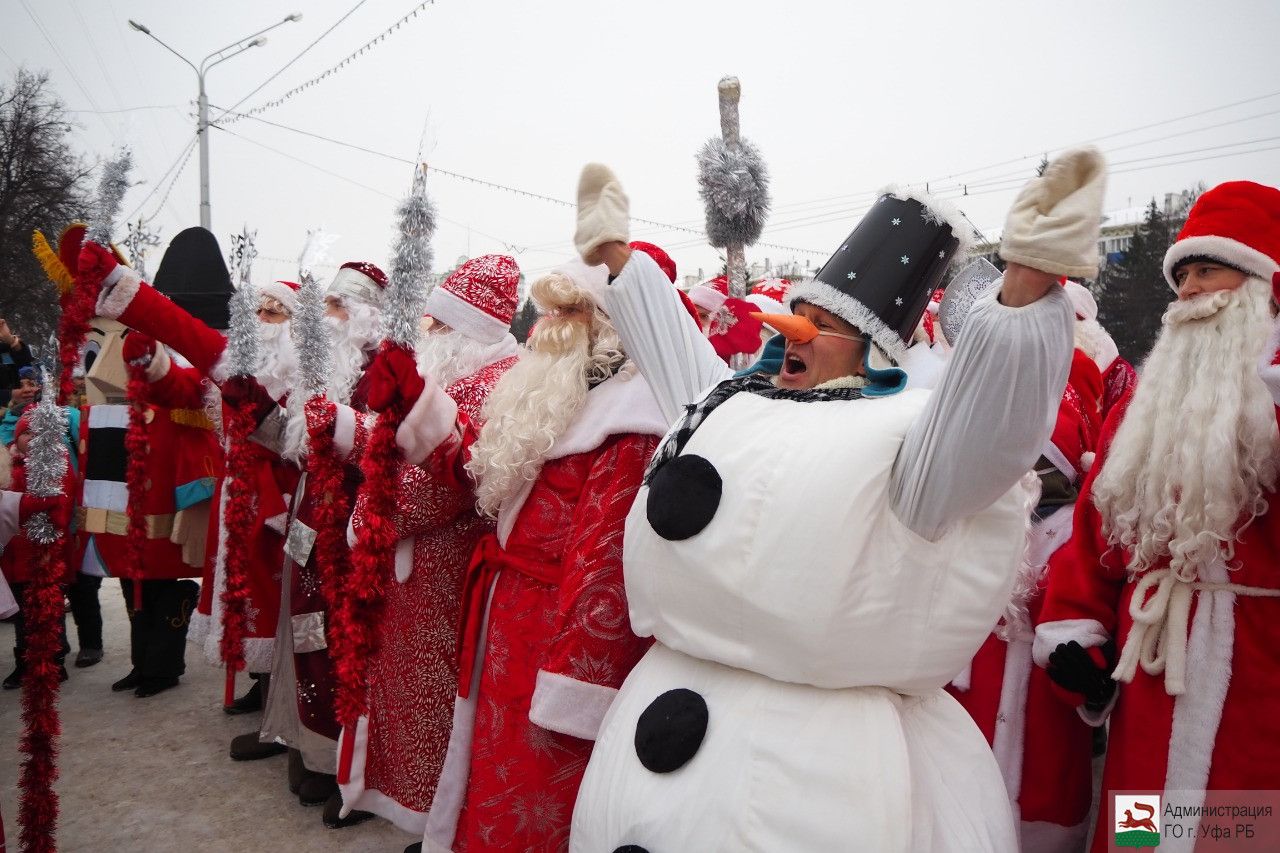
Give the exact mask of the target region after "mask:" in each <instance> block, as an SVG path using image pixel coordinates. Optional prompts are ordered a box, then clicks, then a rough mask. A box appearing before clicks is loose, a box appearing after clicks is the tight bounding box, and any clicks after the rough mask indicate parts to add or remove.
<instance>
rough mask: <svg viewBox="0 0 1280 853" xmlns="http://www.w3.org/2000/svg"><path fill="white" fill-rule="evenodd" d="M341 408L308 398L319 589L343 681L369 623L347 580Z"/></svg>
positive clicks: (310, 485) (310, 486)
mask: <svg viewBox="0 0 1280 853" xmlns="http://www.w3.org/2000/svg"><path fill="white" fill-rule="evenodd" d="M336 411H337V408H336V407H335V406H334V404H333V403H331V402H329V401H328V400H327V399H325V398H324V397H312V398H311V399H310V400H308V401H307V402H306V416H307V441H308V450H307V488H306V491H307V500H308V501H310V502H311V503H312V504H313V505H314V507H315V516H314V521H315V530H316V541H315V546H314V549H313V552H312V553H314V554H315V557H316V567H317V569H319V574H320V590H321V593H322V594H323V595H324V599H325V604H326V605H327V606H328V608H329V616H328V623H329V624H328V626H327V631H326V633H327V634H328V643H329V656H330V658H331V659H332V660H333V667H334V672H335V674H336V676H337V678H338V680H339V683H341V680H342V678H343V675H342V672H343V671H344V670H350V669H351V668H352V655H353V654H354V652H355V649H357V648H359V647H360V646H361V645H362V640H360V639H359V638H358V636H357V635H360V634H363V633H364V632H365V631H366V630H367V629H368V626H365V625H359V624H355V623H354V622H353V620H352V613H351V607H350V598H349V596H347V595H346V594H345V593H346V587H345V584H344V580H345V578H346V575H347V574H348V572H349V571H350V566H349V564H348V560H347V556H348V551H347V539H346V537H347V521H348V519H349V518H350V515H351V506H350V500H349V499H348V497H347V493H346V490H345V489H344V488H343V471H342V462H341V461H340V460H339V459H338V456H337V453H336V451H335V450H334V446H333V423H334V417H335V414H336Z"/></svg>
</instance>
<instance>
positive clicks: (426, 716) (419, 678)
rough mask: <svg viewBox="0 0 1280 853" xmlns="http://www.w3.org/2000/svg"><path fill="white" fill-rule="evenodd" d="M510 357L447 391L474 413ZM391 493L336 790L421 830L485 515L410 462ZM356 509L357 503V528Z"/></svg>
mask: <svg viewBox="0 0 1280 853" xmlns="http://www.w3.org/2000/svg"><path fill="white" fill-rule="evenodd" d="M515 362H516V358H515V357H514V356H511V357H507V358H502V359H499V360H498V361H495V362H494V363H492V364H490V365H488V366H486V367H484V368H481V369H480V370H478V371H477V372H475V373H473V374H472V375H470V376H466V377H463V378H462V379H459V380H457V381H456V382H454V383H452V384H451V385H449V386H448V387H447V388H445V393H446V394H448V395H449V397H450V398H451V399H452V400H453V401H454V402H455V403H456V404H457V406H458V411H459V412H460V413H461V414H462V415H465V416H466V417H467V418H468V419H469V420H470V421H472V422H478V421H479V418H480V409H481V408H482V407H483V406H484V401H485V400H486V399H487V398H488V396H489V392H490V391H492V390H493V386H494V385H496V384H497V382H498V380H499V379H500V378H501V377H502V374H504V373H506V371H507V369H508V368H510V367H511V366H512V365H513V364H515ZM398 495H399V498H398V501H399V504H398V507H397V509H398V513H397V516H396V518H395V524H396V530H397V532H398V534H399V536H398V538H399V539H400V540H401V541H400V544H399V546H398V547H397V553H396V582H394V583H388V584H387V586H386V590H385V594H384V598H383V622H382V624H383V629H382V632H381V637H380V645H379V647H378V649H377V651H376V652H375V654H374V655H373V657H372V658H371V659H370V660H369V716H368V717H366V718H362V719H361V720H360V722H359V724H358V726H357V728H356V732H355V739H356V740H355V754H354V759H353V761H352V770H351V778H350V781H349V783H348V784H345V785H343V786H342V798H343V802H344V804H345V805H347V806H349V807H350V808H353V809H360V810H363V811H370V812H373V813H375V814H377V815H380V816H382V817H385V818H386V819H387V820H390V821H392V822H393V823H395V824H396V825H397V826H399V827H400V828H401V829H403V830H405V831H406V832H412V833H415V834H419V835H420V834H422V831H423V829H424V828H425V826H426V819H427V810H428V809H429V808H430V807H431V801H432V799H433V798H434V796H435V792H436V784H437V783H438V782H439V780H440V771H441V768H442V767H443V765H444V758H445V752H446V750H447V749H448V746H449V734H450V732H451V731H452V729H453V699H454V696H456V695H457V692H458V650H457V634H458V614H459V612H460V608H461V598H462V578H463V573H464V572H465V571H466V568H467V561H468V560H469V559H470V556H471V552H472V551H473V550H474V548H475V546H476V543H477V542H478V541H479V540H480V538H481V537H482V536H484V535H485V534H486V533H491V532H492V531H493V524H492V522H489V521H487V520H485V519H482V518H481V517H480V516H479V515H477V513H476V511H475V497H474V495H473V494H472V492H471V489H470V487H469V485H460V484H459V483H457V482H456V481H455V480H452V479H450V478H438V477H433V476H431V475H430V474H429V473H428V472H427V471H425V470H423V469H422V468H420V467H418V466H416V465H402V466H401V469H400V484H399V489H398ZM362 512H363V510H362V505H357V507H356V512H355V515H354V518H353V525H354V526H356V527H359V526H360V524H361V520H362ZM349 734H350V733H349V732H344V737H346V736H349Z"/></svg>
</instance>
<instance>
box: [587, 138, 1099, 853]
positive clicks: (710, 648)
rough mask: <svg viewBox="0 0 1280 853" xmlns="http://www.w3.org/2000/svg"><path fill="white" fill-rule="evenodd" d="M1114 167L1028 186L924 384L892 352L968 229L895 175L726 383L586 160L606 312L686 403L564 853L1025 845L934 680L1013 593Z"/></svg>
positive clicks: (951, 667)
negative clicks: (993, 284)
mask: <svg viewBox="0 0 1280 853" xmlns="http://www.w3.org/2000/svg"><path fill="white" fill-rule="evenodd" d="M1104 181H1105V167H1104V163H1103V160H1102V157H1101V155H1100V154H1099V153H1098V152H1097V151H1096V150H1093V149H1082V150H1076V151H1071V152H1068V153H1066V154H1064V155H1063V156H1061V157H1060V158H1058V159H1057V160H1056V161H1055V162H1053V163H1051V164H1050V165H1049V167H1048V168H1047V169H1046V170H1045V173H1044V174H1043V175H1042V176H1041V177H1038V178H1035V179H1033V180H1032V181H1031V182H1030V184H1029V185H1028V186H1027V187H1026V188H1024V190H1023V191H1022V193H1021V194H1020V195H1019V197H1018V199H1017V200H1016V202H1015V204H1014V207H1013V209H1012V211H1011V212H1010V215H1009V220H1008V223H1007V225H1006V228H1005V231H1004V239H1003V243H1002V246H1001V254H1002V257H1003V258H1004V259H1005V260H1006V261H1007V262H1008V269H1007V270H1006V272H1005V274H1004V277H1003V280H1002V282H1001V284H1000V286H999V287H997V288H993V290H992V292H991V293H990V294H989V295H988V296H986V297H985V298H983V299H980V300H979V301H978V302H977V303H976V304H975V305H974V307H973V308H972V310H971V312H970V315H969V317H968V320H967V322H966V324H965V327H964V333H963V335H961V336H960V339H959V340H958V341H957V342H956V348H955V350H954V352H953V354H952V358H951V362H950V364H949V365H948V368H947V370H946V372H945V374H944V375H943V376H942V378H941V380H940V381H939V384H938V387H937V388H936V390H934V391H927V390H923V389H919V390H904V387H905V385H906V376H905V373H904V371H903V370H902V369H901V368H900V367H897V366H896V363H897V361H898V359H900V358H902V356H903V353H904V350H905V344H906V342H907V341H908V340H909V339H910V336H911V334H912V333H913V332H914V330H915V328H916V325H917V323H918V322H919V320H920V315H921V313H922V312H923V311H924V310H925V305H926V303H927V302H928V300H929V296H930V294H931V293H932V292H933V291H934V289H935V288H936V287H938V285H939V282H940V280H941V278H942V276H943V274H944V271H945V270H946V268H947V266H948V265H949V263H950V262H951V260H952V258H953V257H954V256H956V255H957V254H958V253H959V252H960V251H961V247H962V243H963V242H964V237H965V235H967V234H968V229H967V228H965V227H964V225H963V224H962V223H963V218H962V217H961V216H960V214H959V213H958V212H955V211H952V210H949V209H947V208H946V207H944V206H943V205H941V204H940V203H938V202H936V201H934V200H932V199H930V198H928V197H926V196H922V195H920V194H916V193H908V192H903V191H900V190H890V191H888V192H886V193H885V194H883V195H882V196H881V197H880V198H879V200H878V201H877V202H876V203H875V204H874V205H873V206H872V208H871V209H870V210H869V211H868V212H867V214H866V216H865V217H864V218H863V220H862V221H861V222H860V223H859V224H858V226H857V227H856V228H855V229H854V231H853V233H852V234H850V235H849V237H848V239H846V240H845V241H844V242H843V243H842V244H841V245H840V247H839V248H838V249H837V250H836V251H835V252H834V254H833V255H832V256H831V258H830V260H828V261H827V263H826V264H825V265H824V266H823V267H822V269H821V270H820V271H819V273H818V275H817V277H816V279H815V280H814V281H812V282H807V283H805V284H801V285H798V286H796V287H795V288H794V289H793V290H792V291H791V292H790V293H789V294H788V302H789V305H790V308H791V310H792V312H793V313H792V314H789V315H781V316H774V315H770V316H767V317H765V320H766V322H768V323H770V324H771V325H773V326H774V327H775V328H777V329H778V330H779V331H780V332H782V333H783V334H785V335H786V337H787V339H788V341H787V345H786V352H785V354H784V357H783V366H782V370H781V372H780V373H779V374H778V376H777V377H774V378H772V379H771V378H768V377H764V376H761V375H759V374H755V375H747V376H743V377H739V378H735V377H734V376H733V375H732V373H731V371H729V370H728V368H727V367H726V366H725V364H724V362H723V361H721V360H720V359H719V358H717V357H716V355H715V353H714V352H713V351H712V349H711V347H710V345H709V344H708V343H707V342H706V340H705V339H704V338H703V337H701V336H700V335H697V334H696V331H695V330H693V329H692V328H690V327H689V326H688V324H687V323H684V322H683V321H682V318H681V316H680V313H679V312H680V309H679V305H678V303H677V302H676V300H675V298H674V296H673V294H672V293H671V291H670V285H669V283H667V281H666V279H665V277H663V276H662V274H661V272H660V271H659V270H658V269H657V267H656V265H654V264H653V263H652V262H651V261H650V260H649V259H648V258H646V257H644V256H643V255H640V254H639V253H631V252H628V251H627V248H626V239H627V233H626V232H627V220H628V201H627V198H626V195H625V193H624V192H623V190H622V187H621V185H620V184H619V182H618V180H617V179H616V178H615V177H614V175H613V174H612V173H611V172H610V171H609V170H608V169H607V168H606V167H604V166H602V165H599V164H591V165H588V166H587V167H586V168H585V169H584V170H583V174H582V178H581V181H580V184H579V189H578V209H579V213H578V232H577V235H576V238H575V240H576V244H577V248H578V250H579V252H580V253H581V254H582V256H583V258H584V259H585V260H586V261H587V262H588V263H595V262H603V263H605V264H607V265H608V267H609V271H610V274H611V285H610V287H609V288H608V290H607V291H606V293H605V301H606V305H607V306H608V310H609V313H610V316H611V317H613V318H614V320H615V322H616V324H617V327H618V331H619V334H620V336H621V337H622V340H623V344H624V346H625V347H626V349H627V352H628V353H630V354H632V356H633V358H634V359H635V361H636V364H637V365H638V366H639V368H640V370H641V372H642V373H643V375H644V376H645V377H646V379H648V381H649V384H650V386H651V387H652V388H653V390H654V394H655V396H656V397H657V399H658V402H659V404H660V406H661V407H662V409H663V411H664V413H665V414H666V416H667V417H668V418H669V419H670V420H671V421H672V422H673V423H674V424H675V426H674V427H673V428H672V430H671V431H670V432H668V434H667V436H666V437H665V438H664V439H663V442H662V444H661V445H660V446H659V449H658V451H657V452H656V454H655V456H654V459H653V461H652V462H651V463H650V466H649V468H648V470H647V471H646V474H645V478H644V483H643V486H642V488H641V489H640V491H639V493H638V494H637V496H636V500H635V503H634V504H633V506H632V508H631V512H630V514H629V516H628V518H627V522H626V535H625V538H624V546H623V547H624V553H623V570H624V576H625V582H626V591H627V599H628V602H629V606H630V615H631V626H632V629H633V630H634V631H635V632H636V633H637V634H638V635H640V636H652V637H653V638H654V639H655V642H654V644H653V645H652V647H651V648H650V649H649V651H648V652H647V653H646V654H645V656H644V657H643V658H642V659H641V661H640V662H639V664H638V665H637V666H636V667H635V669H634V670H633V671H632V672H631V674H630V675H629V676H628V678H627V679H626V681H625V682H624V684H623V686H622V688H621V690H620V691H619V693H618V695H617V696H616V697H615V699H614V702H613V704H612V706H611V707H610V710H609V712H608V714H607V715H606V716H605V718H604V720H603V722H602V723H601V727H600V730H599V733H598V735H597V740H596V745H595V748H594V750H593V751H592V755H591V761H590V764H589V765H588V768H587V772H586V775H585V777H584V779H583V783H582V787H581V789H580V791H579V796H578V800H577V803H576V806H575V809H574V815H573V823H572V835H571V843H570V849H571V850H573V851H581V853H588V851H590V853H598V851H604V853H609V851H613V853H646V851H652V853H665V851H673V850H698V851H716V850H735V851H737V850H760V851H780V850H786V851H800V850H815V851H829V850H850V849H857V850H875V851H907V850H910V851H924V850H933V851H948V850H956V851H961V850H963V851H982V850H989V851H1013V850H1016V849H1017V840H1016V834H1015V831H1014V826H1013V819H1012V815H1011V812H1010V806H1009V801H1008V798H1007V796H1006V794H1005V789H1004V784H1003V782H1002V780H1001V776H1000V771H999V769H998V768H997V766H996V763H995V760H994V758H993V757H992V755H991V751H990V749H989V747H988V746H987V744H986V741H985V740H984V739H983V736H982V734H981V733H980V732H979V730H978V729H977V727H976V726H975V725H974V724H973V722H972V720H971V719H970V718H969V716H968V715H967V714H966V713H965V711H964V710H963V709H962V708H961V707H960V706H959V705H958V704H957V703H956V702H955V700H954V699H953V698H951V697H950V696H949V695H948V694H947V693H946V692H945V691H944V690H943V689H942V688H943V686H944V685H945V684H946V683H947V682H949V681H950V680H951V679H952V677H953V676H954V675H955V674H956V673H957V672H959V671H960V670H962V669H963V668H964V666H965V665H966V664H967V663H968V661H969V659H970V658H971V657H972V656H973V654H974V652H975V651H976V650H977V649H978V647H979V646H981V645H982V642H983V641H984V639H985V638H986V636H987V634H988V632H989V631H990V629H991V626H992V625H993V624H994V623H995V621H996V619H997V617H998V616H999V614H1000V611H1001V609H1002V608H1003V607H1004V604H1005V602H1006V601H1007V600H1008V597H1009V592H1010V588H1011V585H1012V583H1013V580H1014V576H1015V573H1016V569H1017V566H1018V563H1019V560H1020V557H1021V552H1022V548H1023V543H1024V541H1025V526H1026V520H1027V517H1028V509H1029V506H1030V505H1031V503H1032V502H1033V501H1034V498H1035V493H1034V490H1033V489H1031V488H1029V487H1028V486H1026V485H1024V479H1025V478H1026V475H1027V474H1028V472H1030V471H1031V469H1032V467H1033V465H1034V463H1035V461H1036V459H1037V458H1038V457H1039V455H1040V453H1041V451H1042V449H1043V447H1044V444H1045V442H1046V441H1047V440H1048V438H1049V435H1050V433H1051V431H1052V428H1053V425H1054V421H1055V416H1056V413H1057V409H1058V404H1059V402H1060V400H1061V398H1062V393H1063V389H1064V387H1065V385H1066V381H1067V374H1068V369H1069V366H1070V363H1071V351H1072V320H1073V317H1072V309H1071V305H1070V302H1069V300H1068V299H1067V297H1066V295H1065V294H1064V293H1063V291H1062V288H1061V287H1058V286H1057V284H1056V279H1057V277H1058V276H1061V275H1085V274H1088V273H1091V272H1093V270H1094V269H1095V268H1096V263H1097V235H1098V226H1099V222H1100V221H1101V204H1102V197H1103V186H1104ZM881 357H885V358H887V360H888V361H890V362H894V364H888V365H885V366H883V367H876V366H874V362H873V358H881ZM881 363H882V364H883V363H884V362H883V360H882V361H881Z"/></svg>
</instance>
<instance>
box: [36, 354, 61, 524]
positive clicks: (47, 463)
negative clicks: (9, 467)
mask: <svg viewBox="0 0 1280 853" xmlns="http://www.w3.org/2000/svg"><path fill="white" fill-rule="evenodd" d="M42 373H43V376H42V377H41V382H42V383H43V384H44V387H45V388H46V389H51V388H53V387H54V384H53V380H52V378H51V377H50V376H49V371H48V370H44V371H42ZM66 433H67V413H66V411H64V410H63V408H62V407H61V406H59V405H58V404H57V403H56V402H55V400H54V395H53V394H51V393H45V394H44V395H43V397H42V399H41V400H40V403H39V404H38V405H37V406H36V408H35V412H34V413H33V414H32V416H31V445H30V447H29V448H28V450H27V461H26V466H27V491H28V492H30V493H31V494H33V495H36V496H37V497H42V498H47V497H53V496H54V495H60V494H62V486H63V479H64V478H65V477H66V476H67V448H66V445H65V444H63V442H62V437H63V436H64V435H66ZM26 530H27V535H28V536H29V537H30V538H31V541H32V542H34V543H36V544H37V545H52V544H53V543H54V542H56V541H58V537H59V536H61V535H62V531H61V530H59V529H58V528H56V527H54V526H53V523H52V522H51V521H50V520H49V514H48V513H47V512H41V513H36V514H35V515H33V516H31V518H29V519H27V524H26Z"/></svg>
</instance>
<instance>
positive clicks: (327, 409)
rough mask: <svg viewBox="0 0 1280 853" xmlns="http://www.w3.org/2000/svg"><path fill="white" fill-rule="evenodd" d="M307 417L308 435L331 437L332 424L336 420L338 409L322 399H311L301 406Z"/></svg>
mask: <svg viewBox="0 0 1280 853" xmlns="http://www.w3.org/2000/svg"><path fill="white" fill-rule="evenodd" d="M303 411H304V412H305V413H306V416H307V434H308V435H313V436H314V435H328V436H330V437H332V436H333V428H334V424H335V423H337V420H338V407H337V406H335V405H334V404H333V403H331V402H329V401H328V400H327V399H325V398H324V397H312V398H311V399H310V400H308V401H307V402H306V405H305V406H303Z"/></svg>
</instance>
